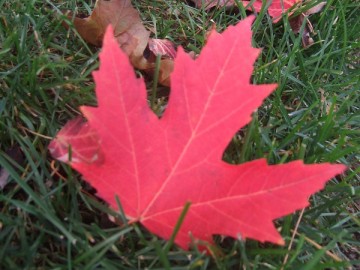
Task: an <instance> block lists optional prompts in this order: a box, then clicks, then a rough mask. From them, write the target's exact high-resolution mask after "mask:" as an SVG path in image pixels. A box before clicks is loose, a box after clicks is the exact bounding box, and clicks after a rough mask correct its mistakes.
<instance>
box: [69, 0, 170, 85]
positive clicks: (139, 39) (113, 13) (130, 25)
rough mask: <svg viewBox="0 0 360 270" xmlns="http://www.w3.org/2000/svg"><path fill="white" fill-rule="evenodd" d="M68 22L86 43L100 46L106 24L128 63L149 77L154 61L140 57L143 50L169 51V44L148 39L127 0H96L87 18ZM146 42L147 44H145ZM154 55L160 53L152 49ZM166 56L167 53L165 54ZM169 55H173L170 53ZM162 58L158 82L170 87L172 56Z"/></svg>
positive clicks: (153, 67) (137, 16)
mask: <svg viewBox="0 0 360 270" xmlns="http://www.w3.org/2000/svg"><path fill="white" fill-rule="evenodd" d="M67 16H68V18H69V19H71V20H72V19H73V20H74V27H75V29H76V30H77V31H78V32H79V34H80V36H81V37H82V38H83V39H84V40H85V41H87V42H89V43H91V44H93V45H95V46H98V47H100V46H101V44H102V40H103V36H104V34H105V30H106V28H107V26H108V25H110V24H111V25H112V26H113V28H114V36H115V38H116V40H117V41H118V43H119V45H120V47H121V49H122V50H123V51H124V52H125V53H126V54H127V55H128V56H129V58H130V62H131V64H132V65H133V66H134V67H135V68H137V69H139V70H144V71H145V72H147V73H149V74H150V75H152V74H153V72H154V70H155V60H153V61H151V59H150V60H149V59H147V58H145V57H144V51H145V49H146V47H147V46H148V45H149V46H154V45H153V44H154V43H156V45H155V46H160V44H161V45H162V46H167V47H168V48H167V49H170V45H169V44H170V41H165V40H162V41H160V40H155V41H154V40H153V39H149V36H150V33H149V31H147V30H146V28H145V27H144V25H143V24H142V21H141V18H140V15H139V13H138V11H137V10H136V9H134V8H133V6H132V5H131V1H130V0H97V1H96V4H95V7H94V10H93V11H92V13H91V15H90V16H89V17H87V18H78V17H74V18H73V15H72V14H68V15H67ZM149 42H150V44H148V43H149ZM153 52H154V53H155V54H157V53H160V54H161V53H162V51H157V50H156V48H155V49H153ZM167 53H170V51H168V52H167ZM171 53H173V52H171ZM161 55H162V56H163V59H162V60H161V61H160V70H159V73H160V74H159V83H161V84H164V85H169V84H170V73H171V72H172V68H173V63H171V62H172V59H173V58H172V57H173V56H169V57H167V54H161Z"/></svg>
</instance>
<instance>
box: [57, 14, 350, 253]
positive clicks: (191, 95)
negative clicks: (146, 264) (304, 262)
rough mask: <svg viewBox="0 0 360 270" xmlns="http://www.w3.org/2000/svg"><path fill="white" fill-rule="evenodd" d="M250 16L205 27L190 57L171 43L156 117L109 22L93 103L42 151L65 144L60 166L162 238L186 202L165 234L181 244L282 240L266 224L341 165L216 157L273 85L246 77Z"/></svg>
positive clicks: (302, 201) (252, 52) (250, 59)
mask: <svg viewBox="0 0 360 270" xmlns="http://www.w3.org/2000/svg"><path fill="white" fill-rule="evenodd" d="M252 21H253V18H248V19H245V20H243V21H241V22H240V23H239V24H238V25H236V26H235V27H233V26H230V27H229V28H228V29H227V30H226V31H224V32H223V33H222V34H218V33H216V32H215V31H213V32H212V33H211V34H210V37H209V39H208V41H207V44H206V46H205V47H204V49H203V50H202V52H201V54H200V55H199V57H198V58H197V59H196V60H193V59H191V58H190V56H189V55H187V54H186V53H185V52H184V51H183V49H181V48H180V49H179V50H178V53H177V57H176V59H175V69H174V72H173V74H172V77H171V94H170V101H169V104H168V108H167V110H166V111H165V113H164V115H163V117H162V118H160V119H159V118H158V117H157V116H156V115H155V114H154V113H153V112H152V111H151V109H150V108H149V106H148V103H147V100H146V89H145V85H144V82H143V80H142V79H138V78H136V76H135V73H134V71H133V69H132V67H131V65H130V63H129V60H128V58H127V56H126V55H125V54H124V53H122V52H121V50H120V49H119V48H118V45H117V43H116V41H115V39H114V37H113V35H112V29H111V28H109V29H108V30H107V32H106V34H105V38H104V47H103V51H102V52H101V54H100V69H99V71H96V72H94V73H93V75H94V78H95V82H96V95H97V99H98V107H96V108H94V107H87V106H85V107H82V108H81V111H82V112H83V114H84V116H85V117H86V118H87V120H88V125H85V126H84V124H82V123H79V122H78V125H79V129H78V130H77V129H76V128H75V127H73V128H75V131H70V132H69V130H66V129H67V126H65V128H64V130H62V131H60V133H59V135H58V137H57V139H55V140H54V141H53V142H52V144H51V148H52V149H58V148H60V149H61V148H63V150H62V151H58V152H56V151H54V150H53V151H52V153H53V156H54V158H57V159H61V160H64V157H65V156H64V150H65V149H66V148H64V145H65V146H66V145H69V144H71V148H72V151H73V153H74V154H76V155H75V157H79V158H78V159H77V160H76V162H75V161H74V158H73V161H70V162H69V163H70V165H71V166H72V167H73V168H74V169H76V170H77V171H79V172H80V173H81V174H82V175H83V177H84V179H85V180H86V181H88V182H89V183H90V184H91V185H92V186H93V187H94V188H96V189H97V192H98V196H99V197H101V198H102V199H104V200H105V201H107V202H108V203H109V204H110V205H111V207H113V208H114V209H117V203H116V200H115V196H118V197H119V199H120V202H121V204H122V207H123V210H124V212H125V214H126V216H127V218H128V219H129V221H130V222H137V221H138V222H141V223H142V224H143V225H144V226H145V227H146V228H148V229H149V230H150V231H151V232H153V233H155V234H157V235H159V236H161V237H163V238H165V239H169V237H170V235H171V233H172V231H173V229H174V226H175V224H176V223H177V220H178V218H179V215H180V213H181V211H182V209H183V207H184V205H185V203H186V202H191V207H190V209H189V211H188V213H187V215H186V217H185V220H184V223H183V224H182V226H181V228H180V231H179V233H178V234H177V237H176V239H175V242H176V243H177V244H178V245H179V246H181V247H182V248H184V249H187V248H188V247H189V244H190V243H191V237H190V236H189V234H190V233H191V235H192V237H194V238H195V239H200V240H204V241H208V242H210V243H211V242H212V235H214V234H222V235H227V236H231V237H235V238H236V237H238V236H239V235H240V236H241V238H243V239H244V238H253V239H257V240H259V241H270V242H273V243H277V244H283V243H284V241H283V240H282V238H281V236H280V235H279V233H278V232H277V230H276V229H275V227H274V225H273V223H272V221H273V220H274V219H276V218H279V217H281V216H284V215H287V214H290V213H292V212H293V211H295V210H297V209H301V208H303V207H306V206H307V205H308V197H309V196H310V195H311V194H312V193H314V192H316V191H318V190H320V189H321V188H323V187H324V184H325V183H326V182H327V181H328V180H329V179H330V178H331V177H333V176H335V175H336V174H338V173H341V172H343V171H344V169H345V167H344V166H343V165H330V164H327V163H325V164H316V165H304V164H303V163H302V162H301V161H295V162H290V163H288V164H283V165H275V166H269V165H267V164H266V161H265V160H264V159H260V160H255V161H252V162H247V163H244V164H241V165H230V164H228V163H225V162H224V161H222V155H223V151H224V149H225V148H226V146H227V144H228V143H229V142H230V140H231V138H232V136H233V135H234V134H235V133H236V131H237V130H238V129H239V128H240V127H243V126H244V125H246V124H247V123H248V122H249V121H250V120H251V113H252V112H253V111H254V110H256V108H257V107H259V106H260V105H261V103H262V101H263V99H264V98H266V97H267V96H268V95H269V94H270V93H271V92H272V91H273V90H274V89H275V88H276V85H275V84H271V85H253V84H251V83H250V77H251V75H252V72H253V63H254V61H255V60H256V58H257V56H258V55H259V52H260V50H259V49H254V48H252V47H251V34H252V33H251V23H252ZM70 123H71V122H70ZM74 123H75V122H74ZM70 130H72V129H70ZM94 133H96V134H97V135H96V136H95V137H94V136H93V135H94ZM93 138H95V139H94V140H93ZM85 141H87V143H84V142H85ZM94 145H95V146H96V147H95V148H96V149H97V147H99V148H100V150H101V153H102V156H103V162H101V163H91V162H90V163H89V162H87V161H88V160H89V156H90V160H92V158H91V157H93V154H90V155H89V153H88V152H87V149H88V148H87V147H90V148H91V147H93V146H94ZM83 151H84V152H85V153H83ZM57 153H59V154H58V155H57ZM91 153H93V152H91ZM73 156H74V155H73Z"/></svg>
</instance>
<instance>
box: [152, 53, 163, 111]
mask: <svg viewBox="0 0 360 270" xmlns="http://www.w3.org/2000/svg"><path fill="white" fill-rule="evenodd" d="M160 60H161V55H160V54H158V55H157V56H156V61H155V71H154V81H153V87H152V93H151V100H150V106H151V108H152V109H153V110H154V109H155V102H156V92H157V86H158V80H159V70H160Z"/></svg>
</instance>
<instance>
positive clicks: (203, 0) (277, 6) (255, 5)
mask: <svg viewBox="0 0 360 270" xmlns="http://www.w3.org/2000/svg"><path fill="white" fill-rule="evenodd" d="M192 1H193V2H194V3H195V5H196V6H197V7H201V6H204V7H205V8H206V9H209V8H212V7H215V6H220V7H222V6H227V7H229V6H235V5H236V1H234V0H192ZM299 2H300V0H272V1H271V3H270V6H269V8H268V12H269V15H270V16H271V17H272V18H273V20H274V22H278V21H279V20H280V18H281V14H283V13H284V12H286V11H287V10H288V9H289V8H291V7H293V6H294V5H295V4H297V3H299ZM240 3H241V4H242V5H243V6H244V7H245V8H247V9H249V10H252V9H255V10H256V11H257V12H260V10H261V7H262V5H263V0H256V1H255V2H253V1H240Z"/></svg>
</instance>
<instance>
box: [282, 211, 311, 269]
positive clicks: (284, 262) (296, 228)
mask: <svg viewBox="0 0 360 270" xmlns="http://www.w3.org/2000/svg"><path fill="white" fill-rule="evenodd" d="M304 211H305V208H303V209H302V210H301V212H300V216H299V218H298V220H297V221H296V224H295V229H294V231H293V234H292V236H291V240H290V243H289V246H288V252H287V253H286V256H285V258H284V261H283V263H282V266H281V269H280V270H284V267H285V264H286V263H287V261H288V259H289V254H290V250H291V248H292V245H293V243H294V240H295V235H296V234H297V230H298V228H299V225H300V221H301V219H302V216H303V214H304Z"/></svg>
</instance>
